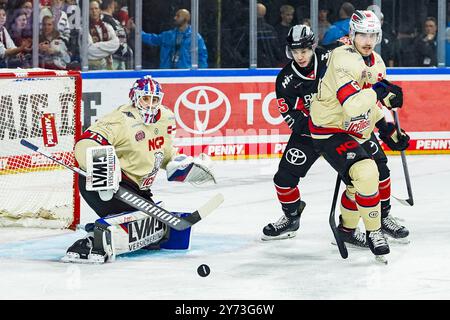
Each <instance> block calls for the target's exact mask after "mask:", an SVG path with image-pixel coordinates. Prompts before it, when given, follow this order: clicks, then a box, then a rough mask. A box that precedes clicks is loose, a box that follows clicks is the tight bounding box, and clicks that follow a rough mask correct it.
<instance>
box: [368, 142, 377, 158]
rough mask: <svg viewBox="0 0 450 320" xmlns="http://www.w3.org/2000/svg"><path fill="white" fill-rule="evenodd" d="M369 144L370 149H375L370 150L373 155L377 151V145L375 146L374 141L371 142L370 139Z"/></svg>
mask: <svg viewBox="0 0 450 320" xmlns="http://www.w3.org/2000/svg"><path fill="white" fill-rule="evenodd" d="M369 144H370V148H371V149H372V150H375V151H373V152H372V154H373V155H374V154H376V153H377V152H378V146H377V144H376V143H375V142H373V141H370V142H369Z"/></svg>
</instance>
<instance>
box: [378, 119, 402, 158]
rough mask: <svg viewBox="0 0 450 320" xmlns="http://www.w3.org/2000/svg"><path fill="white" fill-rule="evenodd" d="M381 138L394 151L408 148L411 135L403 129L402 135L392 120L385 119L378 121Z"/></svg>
mask: <svg viewBox="0 0 450 320" xmlns="http://www.w3.org/2000/svg"><path fill="white" fill-rule="evenodd" d="M377 127H378V130H379V131H378V132H379V134H380V139H381V140H382V141H383V142H384V143H385V144H386V145H387V146H388V147H389V148H390V149H391V150H394V151H403V150H406V148H408V146H409V139H410V138H409V136H408V135H407V134H406V132H405V130H403V129H401V134H400V136H399V135H398V132H397V130H396V128H395V125H394V124H393V123H392V122H386V121H385V120H384V119H383V120H381V121H379V122H378V123H377Z"/></svg>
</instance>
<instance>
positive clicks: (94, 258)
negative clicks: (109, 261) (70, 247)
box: [60, 254, 105, 264]
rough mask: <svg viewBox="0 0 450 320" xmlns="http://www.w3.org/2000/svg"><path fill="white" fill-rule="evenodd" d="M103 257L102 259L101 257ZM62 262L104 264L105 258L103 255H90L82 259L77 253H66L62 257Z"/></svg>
mask: <svg viewBox="0 0 450 320" xmlns="http://www.w3.org/2000/svg"><path fill="white" fill-rule="evenodd" d="M100 258H101V259H100ZM60 261H61V262H64V263H78V264H104V263H105V259H104V258H103V257H101V256H98V255H97V256H92V255H90V256H89V259H80V257H78V256H75V255H67V254H66V255H65V256H64V257H62V258H61V260H60Z"/></svg>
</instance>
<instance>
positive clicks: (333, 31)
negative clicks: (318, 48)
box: [321, 2, 355, 49]
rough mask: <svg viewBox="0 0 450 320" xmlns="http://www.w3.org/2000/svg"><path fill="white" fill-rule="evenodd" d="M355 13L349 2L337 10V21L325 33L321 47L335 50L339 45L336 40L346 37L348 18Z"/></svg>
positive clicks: (348, 25) (348, 26)
mask: <svg viewBox="0 0 450 320" xmlns="http://www.w3.org/2000/svg"><path fill="white" fill-rule="evenodd" d="M354 11H355V7H353V5H352V4H351V3H350V2H344V3H343V4H342V5H341V7H340V9H339V20H338V21H336V22H335V23H333V25H331V27H330V28H329V29H328V31H327V32H325V34H324V36H323V39H322V43H321V44H322V46H324V47H325V48H327V49H334V48H336V47H337V46H338V45H339V43H338V40H339V39H340V38H342V37H344V36H347V35H348V33H349V29H350V17H351V16H352V14H353V12H354Z"/></svg>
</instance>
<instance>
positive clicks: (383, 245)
mask: <svg viewBox="0 0 450 320" xmlns="http://www.w3.org/2000/svg"><path fill="white" fill-rule="evenodd" d="M366 240H367V244H368V245H369V248H370V251H372V253H373V254H374V255H375V259H376V260H377V262H380V263H384V264H387V259H386V257H385V255H387V254H388V253H389V252H390V250H389V244H388V243H387V241H386V238H385V236H384V234H383V232H382V231H381V228H380V229H378V230H374V231H367V233H366Z"/></svg>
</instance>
